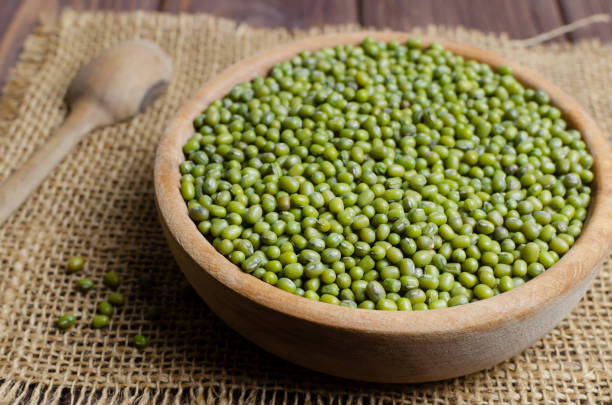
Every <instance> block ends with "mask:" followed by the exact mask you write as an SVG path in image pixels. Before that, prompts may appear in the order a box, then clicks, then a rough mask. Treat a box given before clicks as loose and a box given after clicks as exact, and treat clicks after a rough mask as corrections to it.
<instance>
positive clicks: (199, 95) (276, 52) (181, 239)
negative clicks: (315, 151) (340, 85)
mask: <svg viewBox="0 0 612 405" xmlns="http://www.w3.org/2000/svg"><path fill="white" fill-rule="evenodd" d="M410 36H411V34H410V33H407V32H376V31H358V32H352V33H346V34H333V35H322V36H315V37H310V38H306V39H303V40H299V41H295V42H290V43H286V44H284V45H280V46H277V47H275V48H272V49H270V50H267V51H264V52H261V53H258V54H256V55H254V56H252V57H250V58H247V59H244V60H242V61H240V62H238V63H236V64H234V65H232V66H231V67H229V68H227V69H226V70H224V71H223V72H221V73H220V74H219V75H217V76H215V77H214V78H213V79H212V80H210V81H208V82H207V83H205V84H204V85H203V86H202V87H201V88H200V89H199V90H198V91H197V92H196V93H195V95H194V96H192V97H191V98H190V100H189V101H188V102H187V103H186V104H184V105H183V106H182V107H181V108H180V110H179V111H178V113H177V114H176V115H175V116H174V118H173V119H172V121H171V122H170V124H169V126H168V127H167V129H166V131H165V133H164V134H163V136H162V137H161V139H160V142H159V146H158V148H157V151H156V156H155V164H154V189H155V200H156V204H157V208H158V213H159V216H160V220H161V221H163V222H164V223H165V225H166V227H167V230H168V234H167V237H172V238H174V239H175V241H176V242H177V243H178V244H179V245H180V246H181V248H182V249H184V251H185V252H186V253H187V254H188V255H189V256H190V257H191V259H193V260H194V261H195V263H197V265H198V266H199V267H200V268H201V269H202V271H205V272H206V273H208V274H209V275H210V276H212V277H213V278H214V279H216V280H217V281H218V282H220V283H222V284H223V285H225V286H226V287H228V288H229V289H231V290H233V291H235V292H236V293H237V294H240V295H242V296H243V297H245V298H247V299H249V300H251V301H253V302H255V303H257V304H259V305H261V306H263V307H266V308H268V309H269V310H272V311H276V312H279V313H282V314H284V315H286V316H289V317H292V318H298V319H302V320H304V321H308V322H311V323H315V324H320V325H325V326H329V327H333V328H342V329H347V330H352V331H355V332H366V333H385V334H402V335H411V336H418V335H422V334H436V335H442V334H454V335H455V336H456V334H457V333H459V334H460V333H462V332H463V331H466V330H468V329H469V330H471V331H477V330H490V329H492V328H494V327H495V326H496V325H499V324H501V323H506V322H513V321H518V320H521V319H524V318H527V317H530V316H532V315H534V314H536V313H539V312H541V311H544V310H545V309H546V308H548V307H550V306H551V305H554V304H555V303H556V302H558V300H560V299H561V298H562V297H564V296H567V295H569V294H571V293H572V292H574V291H575V290H576V289H578V288H580V287H581V286H583V285H584V283H588V282H590V280H591V279H592V278H593V277H594V275H595V274H596V272H597V270H598V268H599V266H598V265H599V264H600V263H601V262H602V261H603V259H604V258H605V257H606V254H607V253H608V251H609V248H610V245H611V244H612V227H611V226H609V220H608V219H607V213H608V212H612V149H611V148H610V145H609V143H608V141H607V140H606V138H605V137H604V135H603V134H602V133H601V131H600V129H599V128H598V126H597V124H596V123H595V122H594V120H593V119H592V118H591V117H590V116H589V115H588V114H587V113H586V112H585V111H584V110H583V109H582V107H580V105H579V104H578V103H577V102H576V101H575V100H574V99H573V98H572V97H570V96H569V95H568V94H567V93H565V92H564V91H563V90H561V89H560V88H558V87H557V86H555V85H553V84H552V83H550V82H549V81H548V80H546V79H544V78H543V77H542V76H540V75H539V74H537V73H535V72H533V71H531V70H530V69H527V68H526V67H523V66H522V65H520V64H518V63H516V62H513V61H510V60H508V59H506V58H504V57H501V56H498V55H496V54H494V53H491V52H489V51H485V50H483V49H480V48H476V47H473V46H469V45H464V44H459V43H456V42H453V41H447V40H444V39H440V38H432V37H427V36H419V37H420V38H421V39H422V41H423V44H424V46H426V45H428V44H430V43H431V42H439V43H441V44H442V45H443V46H444V47H445V48H446V49H448V50H450V51H452V52H453V53H455V54H459V55H462V56H463V57H465V58H466V59H473V60H477V61H479V62H482V63H487V64H489V65H490V66H491V67H494V68H495V67H499V66H501V65H509V66H510V67H512V69H513V75H514V77H515V78H517V79H518V80H519V81H520V82H521V83H523V84H524V85H526V86H529V87H532V88H536V89H541V90H544V91H545V92H547V93H548V94H549V96H550V99H551V104H552V105H555V106H556V107H558V108H559V109H560V110H561V111H562V113H563V118H564V119H565V120H566V121H567V122H568V124H569V125H570V126H571V127H572V128H576V129H578V130H579V131H580V132H581V134H582V136H583V139H584V141H585V142H586V143H587V146H588V148H589V150H590V152H591V153H592V155H593V157H594V165H593V168H592V170H593V171H594V174H595V182H594V186H593V190H592V198H591V205H590V208H589V215H588V217H587V218H586V220H585V225H584V228H583V232H582V234H581V235H580V237H579V238H578V239H577V240H576V243H575V244H574V246H572V248H571V249H570V250H569V251H568V252H567V253H566V254H565V255H564V256H563V257H562V258H561V260H559V261H558V262H557V263H556V264H555V265H554V266H552V267H551V268H550V269H548V270H547V271H545V272H544V273H543V274H541V275H540V276H538V277H537V278H535V279H533V280H530V281H529V282H527V283H525V284H524V285H522V286H520V287H518V288H516V289H514V290H511V291H509V292H505V293H503V294H499V295H497V296H495V297H492V298H488V299H487V300H484V302H483V301H478V302H474V303H469V304H466V305H460V306H456V307H450V308H444V309H442V310H433V311H431V310H430V311H406V312H401V311H389V312H388V311H377V310H366V309H354V308H347V307H341V306H335V307H333V308H332V307H330V306H329V304H326V303H322V302H318V301H311V300H308V299H305V298H302V297H299V296H296V295H294V294H291V293H288V292H285V291H283V290H281V289H279V288H276V287H274V286H272V285H269V284H267V283H265V282H263V281H261V280H259V279H257V278H256V277H253V276H252V275H250V274H247V273H244V272H243V271H242V270H240V269H239V268H238V267H237V266H235V265H234V264H233V263H231V262H230V261H229V260H228V259H226V258H225V257H224V256H223V255H221V254H220V253H219V252H217V251H216V250H215V249H214V247H213V246H212V245H211V244H210V243H209V242H208V241H207V240H206V238H205V237H204V236H203V235H202V234H201V233H200V232H199V231H198V229H197V227H196V225H195V224H194V223H193V221H192V220H191V218H189V216H188V214H187V208H186V204H185V202H184V200H183V198H182V196H181V194H180V191H179V187H178V184H179V179H180V175H179V171H178V164H179V163H180V161H182V160H184V156H183V152H182V145H183V143H184V142H185V140H186V139H187V138H188V137H189V136H191V134H192V133H193V126H192V121H193V118H195V116H196V115H198V114H200V113H201V111H203V110H204V108H205V107H206V106H207V105H208V104H209V103H210V102H212V101H213V100H215V99H218V98H220V97H222V96H223V95H225V94H226V93H227V92H229V91H230V90H231V88H232V87H233V86H234V85H235V84H237V83H240V82H244V81H247V80H250V79H251V78H253V77H255V76H261V75H263V74H265V73H266V72H267V71H268V69H269V67H270V66H272V65H273V64H275V63H278V62H281V61H285V60H288V59H290V58H291V57H293V56H295V55H297V54H298V53H299V52H301V51H303V50H307V49H308V50H316V49H320V48H324V47H333V46H335V45H340V44H357V43H359V42H361V41H362V40H363V39H364V38H366V37H372V38H374V39H375V40H377V41H390V40H398V41H405V40H406V39H407V38H409V37H410ZM203 298H204V299H205V300H206V297H203ZM509 315H511V317H510V316H509Z"/></svg>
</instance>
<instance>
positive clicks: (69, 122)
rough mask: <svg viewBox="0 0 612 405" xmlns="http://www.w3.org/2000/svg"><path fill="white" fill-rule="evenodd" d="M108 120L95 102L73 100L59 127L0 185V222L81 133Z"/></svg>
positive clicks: (77, 140) (62, 157)
mask: <svg viewBox="0 0 612 405" xmlns="http://www.w3.org/2000/svg"><path fill="white" fill-rule="evenodd" d="M110 122H111V119H110V117H109V116H108V114H107V113H106V112H104V111H103V110H102V109H101V108H99V106H98V104H97V103H95V102H93V101H88V100H86V99H82V100H80V101H78V102H76V103H74V104H73V106H72V110H71V111H70V113H69V114H68V117H67V118H66V120H65V121H64V123H63V124H62V126H61V127H60V128H59V129H58V130H57V131H56V132H55V133H54V134H53V135H52V136H51V137H50V138H49V139H48V140H47V141H46V142H45V143H44V144H43V145H42V146H41V147H40V148H38V150H36V151H35V152H34V153H33V154H32V156H30V158H29V159H28V160H27V161H26V162H25V163H24V164H23V165H21V166H20V167H19V168H17V170H15V171H14V172H13V173H11V174H10V175H9V177H8V178H7V179H6V180H5V181H4V182H3V183H1V184H0V225H1V224H2V223H3V222H4V221H5V220H6V219H7V218H8V217H9V216H10V215H11V213H12V212H13V211H15V210H16V209H17V208H19V207H20V206H21V205H22V203H23V202H24V201H25V200H26V198H27V197H28V196H29V195H30V194H31V193H32V192H33V191H34V190H35V189H36V188H37V187H38V186H39V185H40V183H42V181H43V180H44V179H45V178H46V177H47V175H48V174H49V173H50V172H51V170H53V168H54V167H55V166H57V165H58V164H59V163H60V162H61V161H62V160H63V159H64V157H66V155H67V154H68V152H70V150H72V148H74V146H75V145H76V144H77V143H78V142H79V140H80V139H81V138H82V137H83V135H85V134H86V133H88V132H89V131H91V130H92V129H94V128H96V127H98V126H100V125H104V124H107V123H110Z"/></svg>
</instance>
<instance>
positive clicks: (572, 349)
mask: <svg viewBox="0 0 612 405" xmlns="http://www.w3.org/2000/svg"><path fill="white" fill-rule="evenodd" d="M355 29H358V27H355V26H343V27H330V28H326V29H325V30H324V31H326V32H333V31H346V30H355ZM417 31H418V32H422V33H427V34H430V35H438V36H440V37H445V38H451V39H454V40H456V41H463V42H466V43H470V44H474V45H477V46H481V47H484V48H487V49H491V50H493V51H495V52H497V53H500V54H503V55H505V56H507V57H510V58H512V59H515V60H518V61H520V62H522V63H524V64H525V65H527V66H529V67H531V68H533V69H535V70H536V71H539V72H541V73H543V74H544V75H545V76H547V77H548V78H549V79H551V80H552V81H553V82H556V83H558V84H559V85H560V86H561V87H562V88H564V89H565V90H567V91H568V92H569V93H570V94H572V95H574V96H575V97H576V98H577V100H578V101H579V102H580V103H581V104H582V105H583V106H584V107H586V109H587V110H589V111H590V113H592V114H593V116H594V117H595V119H596V121H597V122H598V123H599V124H600V125H601V127H602V128H603V130H604V131H605V132H606V133H609V132H610V130H611V129H612V107H611V106H610V95H609V94H610V83H612V46H611V45H601V44H599V43H597V42H594V41H589V42H581V43H579V44H577V45H568V44H553V45H545V46H537V47H534V48H529V49H526V48H524V47H521V46H518V47H517V46H513V45H512V44H511V42H510V40H509V39H508V38H507V37H505V36H501V37H497V36H491V35H484V34H482V33H478V32H474V31H466V30H463V29H444V28H434V27H429V28H426V29H422V30H417ZM312 33H313V32H310V33H309V32H304V31H296V32H288V31H286V30H282V29H260V28H252V27H247V26H237V25H236V24H235V23H234V22H232V21H228V20H221V19H216V18H212V17H210V16H206V15H197V16H186V15H182V16H169V15H163V14H155V13H141V12H138V13H132V14H75V13H72V12H67V13H64V14H63V15H62V16H61V18H60V19H59V21H55V22H47V23H44V24H42V25H41V26H40V27H38V28H37V29H36V31H35V32H34V33H33V34H32V35H30V37H29V38H28V39H27V42H26V45H25V49H24V51H23V53H22V56H21V61H20V63H19V64H18V66H17V67H16V69H15V70H14V71H13V73H12V75H11V79H10V80H9V82H8V83H7V84H6V87H5V90H4V97H3V101H2V104H1V108H0V111H1V114H0V180H2V179H3V178H5V177H6V176H7V175H8V174H9V173H10V171H11V170H12V169H14V168H16V167H18V166H19V165H20V164H21V163H23V162H24V160H25V159H26V158H27V157H28V155H29V154H30V153H31V152H32V151H33V150H34V148H35V147H36V146H37V145H39V144H41V143H42V142H44V141H45V138H46V137H48V136H49V135H50V134H51V133H52V131H53V129H54V128H55V127H57V125H58V124H60V123H61V121H62V119H63V117H64V115H65V112H66V109H65V107H64V105H63V103H62V96H63V94H64V92H65V90H66V86H67V84H68V83H69V81H70V79H71V78H72V77H73V75H74V73H75V72H76V70H77V69H78V68H79V66H81V65H82V64H83V63H84V62H86V61H87V60H89V59H90V58H91V57H92V56H93V55H95V54H96V53H97V52H99V51H100V50H101V49H103V48H105V47H107V46H110V45H112V44H114V43H116V42H118V41H120V40H123V39H128V38H132V37H144V38H150V39H152V40H154V41H156V42H157V43H158V44H160V45H161V46H162V48H164V49H165V50H166V51H167V52H168V53H169V54H170V55H171V57H172V59H173V61H174V66H175V75H174V78H173V81H172V84H171V86H170V89H169V92H168V93H167V95H166V96H165V97H164V98H163V99H162V100H160V101H159V102H157V103H156V104H155V105H154V106H153V107H152V108H150V109H149V110H147V112H146V114H143V115H139V116H138V117H136V118H134V119H133V120H131V121H129V122H126V123H123V124H120V125H115V126H112V127H108V128H105V129H102V130H98V131H95V132H94V133H92V134H91V135H90V136H88V137H87V138H86V139H85V140H84V141H83V142H81V144H80V145H79V146H78V148H77V149H76V150H74V151H73V152H72V153H71V154H70V157H69V158H68V159H66V160H65V161H64V162H63V163H62V164H61V165H60V166H59V167H57V168H56V169H55V170H54V171H53V173H52V174H51V175H50V177H49V178H48V179H47V180H46V181H45V182H44V184H43V185H42V186H41V187H40V188H39V189H38V191H37V192H36V194H35V195H33V196H32V197H31V198H30V199H29V200H28V201H27V202H26V203H25V204H24V206H23V207H22V208H21V210H19V211H18V212H17V213H16V214H14V215H13V216H12V217H11V218H10V220H9V222H8V223H6V224H4V225H1V226H0V403H2V404H16V403H45V404H46V403H54V404H55V403H62V404H63V403H66V404H86V403H113V404H115V403H121V404H123V403H126V404H150V403H151V404H153V403H157V404H171V403H172V404H173V403H200V402H206V403H240V404H245V403H262V404H266V403H275V404H276V403H278V404H286V403H287V404H288V403H296V404H297V403H303V402H304V403H317V404H319V403H321V404H332V403H334V404H335V403H360V404H378V403H400V402H413V403H423V402H428V403H438V404H442V403H470V404H474V403H477V404H487V403H519V402H523V403H527V402H533V403H544V404H550V403H552V404H559V403H589V404H591V403H592V404H595V403H597V404H604V403H607V404H609V403H611V402H612V389H611V384H612V375H611V369H612V364H611V363H612V330H611V321H610V317H611V316H612V302H611V300H610V291H611V288H610V287H611V284H612V271H610V268H611V267H612V266H610V265H609V264H607V263H606V264H605V265H604V268H603V270H602V271H601V272H600V274H599V276H598V277H597V279H596V280H595V283H594V284H593V287H592V288H591V289H590V291H589V292H588V293H587V295H586V297H585V298H584V299H583V300H582V301H581V302H580V304H579V305H578V307H577V308H576V309H575V310H574V311H573V312H572V314H571V315H570V316H569V318H568V319H566V320H565V321H563V322H562V323H561V324H560V325H559V326H558V327H557V328H556V329H554V330H553V331H551V332H550V333H549V334H548V335H546V336H545V337H544V338H543V339H541V340H540V341H539V342H537V343H536V344H534V345H533V346H532V347H530V348H528V349H527V350H525V351H524V352H523V353H521V354H520V355H518V356H515V357H514V358H512V359H510V360H508V361H506V362H504V363H502V364H499V365H498V366H496V367H494V368H492V369H490V370H486V371H483V372H479V373H476V374H473V375H469V376H466V377H463V378H457V379H454V380H449V381H443V382H437V383H429V384H419V385H381V384H363V383H357V382H352V381H344V380H341V379H337V378H332V377H329V376H325V375H321V374H317V373H314V372H310V371H308V370H305V369H302V368H300V367H297V366H294V365H292V364H289V363H287V362H285V361H282V360H280V359H277V358H275V357H274V356H272V355H270V354H268V353H266V352H264V351H262V350H261V349H259V348H257V347H256V346H254V345H253V344H251V343H249V342H248V341H246V340H245V339H243V338H241V337H240V336H238V335H237V334H236V333H234V332H233V331H232V330H230V329H229V328H227V327H226V326H225V325H224V324H223V323H222V322H221V321H220V320H219V319H218V318H216V317H215V315H213V314H212V313H211V312H210V310H209V309H208V308H207V307H206V306H205V305H204V304H203V303H202V302H201V301H200V300H199V298H198V297H197V296H196V295H195V294H194V293H193V291H192V290H190V288H189V287H188V285H187V284H186V282H185V279H184V278H183V276H182V274H181V272H180V270H179V269H178V267H177V265H176V264H175V263H174V260H173V259H172V256H171V255H170V252H169V250H168V248H167V247H166V243H165V240H164V238H163V236H162V234H161V230H160V227H159V225H158V220H157V216H156V213H155V208H154V203H153V192H152V161H153V154H154V151H155V147H156V144H157V140H158V138H159V136H160V135H161V133H162V131H163V130H164V127H165V126H166V124H167V123H168V119H169V118H170V117H171V116H172V115H173V114H174V113H175V112H176V110H177V108H178V107H179V106H180V105H181V104H182V103H184V102H185V100H186V98H187V97H189V96H190V94H192V93H193V92H194V91H195V90H196V89H197V88H198V87H199V86H200V85H201V84H203V83H204V82H205V81H207V80H208V79H210V78H212V77H213V76H214V75H215V74H217V73H218V72H219V71H221V70H222V69H224V68H226V67H227V66H229V65H230V64H232V63H234V62H236V61H238V60H239V59H241V58H244V57H246V56H249V55H252V54H254V53H255V52H258V51H260V50H263V49H267V48H270V47H272V46H274V45H277V44H280V43H284V42H287V41H291V40H293V39H294V38H296V37H304V36H306V35H309V34H312ZM75 254H81V255H83V256H85V257H86V259H87V266H86V270H85V271H84V274H88V275H90V276H92V277H94V278H95V279H96V280H100V279H101V276H102V275H103V274H104V273H106V272H107V271H109V270H115V271H116V272H118V273H120V274H121V275H122V276H123V278H124V280H125V282H124V284H123V286H122V289H123V291H124V292H125V293H126V295H127V297H128V302H127V304H126V305H125V307H124V308H123V309H121V310H120V311H119V313H118V314H116V315H114V316H113V318H112V322H111V325H110V327H109V328H107V329H105V330H97V331H95V330H92V329H91V328H90V327H89V324H88V322H89V319H90V318H91V316H92V314H94V313H95V310H96V305H97V303H98V302H99V301H100V300H102V299H104V298H105V297H106V294H107V291H105V289H104V288H102V287H101V285H100V284H101V283H98V286H97V287H96V288H95V289H94V291H92V292H90V293H89V294H87V295H86V296H84V295H82V294H79V293H77V292H76V291H75V281H76V279H78V276H75V275H67V274H66V272H65V267H64V266H65V263H66V262H67V260H68V258H69V257H70V256H71V255H75ZM140 273H150V274H151V275H152V276H153V280H154V284H153V286H152V287H151V288H148V289H147V288H142V287H141V286H140V285H139V282H138V281H137V276H138V275H139V274H140ZM153 304H157V305H161V306H162V307H163V313H162V317H161V320H160V321H158V322H151V321H148V320H145V317H144V308H145V307H146V306H148V305H153ZM68 311H73V312H75V313H77V314H80V315H81V316H82V319H81V320H80V321H79V322H78V323H77V324H76V326H75V327H73V328H72V329H70V330H69V331H67V332H61V331H59V330H57V329H56V328H55V327H54V325H53V323H54V321H55V320H56V319H57V317H58V316H60V315H61V314H63V313H65V312H68ZM136 333H143V334H144V335H147V336H149V337H150V340H151V342H150V347H149V348H148V349H147V350H146V351H145V352H143V353H141V352H138V351H137V350H135V349H133V348H132V347H130V346H129V345H128V343H129V340H130V339H131V337H132V336H133V335H134V334H136ZM348 343H349V344H350V342H348ZM431 361H434V362H435V361H436V359H431Z"/></svg>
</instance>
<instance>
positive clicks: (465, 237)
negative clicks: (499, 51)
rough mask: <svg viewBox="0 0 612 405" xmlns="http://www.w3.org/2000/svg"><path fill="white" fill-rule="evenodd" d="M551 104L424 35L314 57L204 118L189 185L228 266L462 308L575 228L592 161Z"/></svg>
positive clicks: (535, 269) (416, 306)
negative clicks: (424, 44) (423, 39)
mask: <svg viewBox="0 0 612 405" xmlns="http://www.w3.org/2000/svg"><path fill="white" fill-rule="evenodd" d="M549 103H550V97H548V96H547V95H546V94H545V93H543V92H541V91H534V90H531V89H527V88H525V87H524V86H523V85H522V84H520V83H519V82H518V81H517V80H516V79H515V78H514V77H513V76H512V70H511V69H510V68H509V67H507V66H503V67H500V68H498V69H497V71H494V70H493V69H491V68H489V67H488V66H486V65H483V64H480V63H478V62H474V61H466V60H463V58H457V57H455V56H454V55H452V54H450V53H449V52H446V51H445V50H444V49H443V48H442V46H440V45H439V44H432V45H431V46H429V47H427V48H424V49H422V43H421V41H420V40H418V39H416V38H411V39H409V40H408V41H407V42H406V43H405V44H400V43H396V42H393V43H387V44H385V43H379V42H376V41H374V40H372V39H370V38H368V39H366V40H364V42H363V43H362V44H360V45H358V46H351V47H342V46H340V47H336V48H333V49H325V50H319V51H312V52H307V53H304V54H303V55H300V56H298V57H296V58H294V59H292V60H291V61H288V62H284V63H281V64H279V65H276V66H274V67H273V68H272V69H271V70H270V74H269V76H268V77H267V78H265V79H263V80H262V78H256V79H253V80H252V81H250V82H246V83H241V84H238V85H237V86H236V87H235V89H234V90H232V92H231V93H230V94H228V95H227V96H226V97H224V98H223V99H222V100H218V101H215V102H213V103H212V104H211V105H210V106H209V107H208V108H207V109H206V110H205V111H203V112H202V113H201V114H200V115H198V116H197V117H196V118H195V119H194V128H195V131H196V132H195V134H194V135H193V136H192V137H191V138H189V140H188V141H187V142H186V143H185V145H184V147H183V152H184V154H185V157H186V160H185V161H184V162H182V163H180V165H179V171H180V173H181V180H180V188H179V190H180V193H181V195H182V197H183V199H184V200H185V201H186V204H187V207H188V214H189V216H190V217H191V218H192V220H193V221H194V222H195V223H196V224H197V227H198V230H199V231H200V233H201V234H202V235H204V236H205V237H207V238H208V239H209V241H210V242H211V243H212V244H213V246H214V247H215V248H216V249H217V250H218V251H219V252H220V253H222V254H224V255H225V256H227V257H228V258H229V259H230V260H231V261H232V262H233V263H235V264H236V265H239V266H240V267H241V268H242V269H243V270H244V271H245V272H247V273H250V274H253V275H255V276H256V277H258V278H260V279H261V280H262V281H264V282H267V283H269V284H272V285H275V286H276V287H278V288H281V289H283V290H286V291H288V292H292V293H294V294H296V295H301V296H304V297H305V298H308V299H312V300H319V301H322V302H327V303H332V304H336V305H342V306H347V307H358V308H369V309H381V310H427V309H436V308H443V307H446V306H456V305H463V304H466V303H468V302H470V301H471V300H481V299H485V298H488V297H490V296H493V295H496V294H498V293H502V292H505V291H509V290H511V289H513V288H516V287H518V286H520V285H521V284H522V283H524V282H525V281H527V280H529V279H531V278H533V277H536V276H538V275H539V274H541V273H542V272H543V271H545V270H546V269H548V268H550V267H551V266H553V265H554V264H555V263H556V262H557V261H558V260H559V258H560V256H562V255H563V254H565V253H566V252H567V251H568V250H569V249H570V248H571V246H572V245H573V244H574V242H575V239H576V238H577V237H579V235H580V233H581V231H582V224H583V221H584V218H585V217H586V213H587V208H588V205H589V203H590V200H591V197H590V193H591V183H592V182H593V180H594V178H593V172H592V166H593V158H592V156H591V155H590V154H589V153H588V151H587V149H586V147H585V146H586V145H585V143H584V142H583V141H581V140H580V138H579V134H578V133H577V132H576V131H575V130H573V129H571V128H567V123H566V122H565V121H564V120H563V118H562V114H561V111H560V110H559V109H557V108H555V107H553V106H551V105H550V104H549ZM80 266H81V267H82V264H81V265H80ZM76 267H78V268H80V267H79V266H78V265H77V266H76ZM70 268H71V265H70V264H69V269H70ZM109 274H110V273H109ZM107 278H108V280H107ZM104 281H105V284H107V285H109V286H111V287H113V288H117V287H118V285H119V283H120V280H119V277H118V275H116V274H115V275H114V276H109V275H107V276H106V277H105V280H104ZM79 283H81V282H79ZM83 283H84V284H87V283H86V282H83ZM79 288H81V287H80V284H79ZM87 288H91V287H87V286H85V287H84V288H83V289H85V290H86V289H87Z"/></svg>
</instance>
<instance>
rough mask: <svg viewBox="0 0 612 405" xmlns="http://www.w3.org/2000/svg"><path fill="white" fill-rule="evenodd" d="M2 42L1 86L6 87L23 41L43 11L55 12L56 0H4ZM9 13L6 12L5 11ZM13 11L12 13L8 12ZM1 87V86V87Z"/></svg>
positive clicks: (0, 54) (0, 56) (0, 62)
mask: <svg viewBox="0 0 612 405" xmlns="http://www.w3.org/2000/svg"><path fill="white" fill-rule="evenodd" d="M2 3H3V6H2V19H1V21H2V24H3V28H2V42H0V86H1V87H4V83H5V81H6V77H7V74H8V71H9V69H10V68H11V67H13V66H14V65H15V62H16V61H17V58H18V56H19V52H21V48H22V46H23V41H24V40H25V38H26V36H27V35H28V34H29V33H30V31H31V30H32V28H33V27H34V26H35V25H36V24H37V22H38V19H39V16H40V15H41V14H43V13H45V14H54V13H55V11H56V10H57V2H56V1H55V0H49V1H47V0H25V1H21V2H20V1H19V0H4V1H2ZM5 12H6V13H7V14H4V13H5ZM9 12H12V13H11V14H8V13H9ZM1 87H0V88H1Z"/></svg>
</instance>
